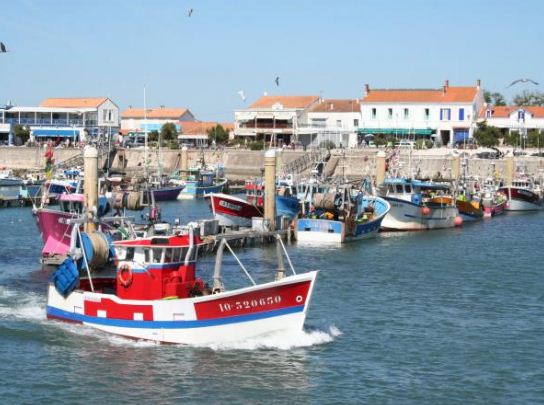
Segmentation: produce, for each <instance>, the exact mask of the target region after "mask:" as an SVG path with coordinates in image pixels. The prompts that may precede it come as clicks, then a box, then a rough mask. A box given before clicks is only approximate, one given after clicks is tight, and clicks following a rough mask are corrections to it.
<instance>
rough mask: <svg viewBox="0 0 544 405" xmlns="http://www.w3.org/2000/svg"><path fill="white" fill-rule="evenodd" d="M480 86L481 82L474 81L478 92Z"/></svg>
mask: <svg viewBox="0 0 544 405" xmlns="http://www.w3.org/2000/svg"><path fill="white" fill-rule="evenodd" d="M481 84H482V82H481V80H480V79H478V80H476V87H477V88H478V90H480V85H481Z"/></svg>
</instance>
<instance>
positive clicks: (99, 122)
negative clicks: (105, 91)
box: [1, 97, 119, 141]
mask: <svg viewBox="0 0 544 405" xmlns="http://www.w3.org/2000/svg"><path fill="white" fill-rule="evenodd" d="M1 121H2V123H4V124H10V125H11V126H14V125H23V126H25V127H28V128H29V129H30V134H31V135H30V136H31V139H33V140H46V139H53V140H56V141H61V140H65V139H66V138H68V139H70V140H74V141H77V140H85V139H86V138H87V137H88V136H91V137H93V136H98V135H100V134H116V133H117V132H118V130H119V107H118V106H117V105H116V104H115V103H114V102H113V101H112V100H110V99H109V98H108V97H62V98H47V99H45V100H43V101H42V102H41V103H40V105H39V106H6V108H5V109H4V112H3V114H2V117H1Z"/></svg>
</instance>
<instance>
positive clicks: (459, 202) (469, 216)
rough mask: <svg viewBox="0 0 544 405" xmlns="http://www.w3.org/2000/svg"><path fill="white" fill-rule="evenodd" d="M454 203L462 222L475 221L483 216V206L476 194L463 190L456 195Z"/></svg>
mask: <svg viewBox="0 0 544 405" xmlns="http://www.w3.org/2000/svg"><path fill="white" fill-rule="evenodd" d="M455 205H456V206H457V210H458V211H459V215H460V216H461V218H463V221H464V222H475V221H479V220H481V219H483V217H484V206H483V204H482V200H481V199H480V198H479V197H478V195H477V194H472V193H468V192H467V190H464V191H462V192H461V193H459V195H458V196H457V198H456V200H455Z"/></svg>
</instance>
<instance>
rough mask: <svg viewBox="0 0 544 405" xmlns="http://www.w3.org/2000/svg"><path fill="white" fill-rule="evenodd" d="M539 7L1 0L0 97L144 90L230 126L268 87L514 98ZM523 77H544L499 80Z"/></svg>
mask: <svg viewBox="0 0 544 405" xmlns="http://www.w3.org/2000/svg"><path fill="white" fill-rule="evenodd" d="M190 9H193V13H192V15H191V17H189V16H188V11H189V10H190ZM543 15H544V1H541V0H534V1H530V0H525V1H524V0H517V1H512V0H510V1H504V0H493V1H491V0H490V1H488V0H482V1H478V0H472V1H470V0H467V1H465V0H456V1H451V0H450V1H431V0H413V1H410V0H396V1H395V0H389V1H387V0H381V1H379V0H376V1H370V0H359V1H342V0H338V1H332V0H323V1H322V0H313V1H307V0H276V1H267V0H252V1H251V0H216V1H208V0H177V1H176V0H155V1H150V0H92V1H90V0H17V1H12V0H0V41H1V42H4V43H5V44H6V46H7V48H8V50H9V52H8V53H5V54H0V105H3V104H4V103H6V102H7V101H8V100H11V102H12V104H14V105H27V106H32V105H38V104H39V103H40V101H41V100H43V99H44V98H47V97H81V96H107V97H110V98H111V99H112V100H113V101H114V102H116V103H117V105H119V107H120V108H121V109H125V108H127V107H128V106H129V105H132V106H134V107H137V106H138V107H141V106H143V100H144V96H143V93H144V90H143V89H144V87H145V88H146V100H147V106H148V107H154V106H159V105H165V106H169V107H187V108H189V109H190V110H191V111H192V112H193V113H194V115H195V116H196V118H197V119H199V120H203V121H205V120H212V121H233V119H234V110H235V109H240V108H244V107H247V106H249V104H251V102H253V101H255V100H256V99H257V98H259V97H260V96H262V95H263V94H264V93H265V92H267V93H268V94H271V95H276V94H277V95H321V96H322V97H324V98H353V99H354V98H360V97H361V96H362V93H363V87H364V84H365V83H368V84H369V85H370V87H371V88H438V87H440V86H442V85H443V83H444V80H445V79H448V80H449V82H450V85H460V86H463V85H465V86H470V85H473V84H475V82H476V80H477V79H481V80H482V86H483V87H484V88H485V89H488V90H492V91H499V92H502V93H503V94H504V95H506V96H507V98H510V97H511V96H512V95H514V94H516V93H519V92H521V91H522V90H525V89H527V90H541V88H542V85H544V74H543V73H544V71H543V66H544V63H543V62H544V60H543V59H544V52H543V51H544V49H543V48H544V41H543V38H544V24H542V16H543ZM277 76H279V77H280V85H279V86H276V84H275V83H274V80H275V78H276V77H277ZM525 77H526V78H531V79H534V80H536V81H537V82H540V83H542V85H541V86H534V85H530V84H521V85H516V86H513V87H512V88H507V86H508V84H510V83H511V82H512V81H513V80H515V79H518V78H525ZM240 90H242V91H243V92H244V93H245V95H246V97H247V100H246V101H245V102H244V101H243V100H242V99H241V97H240V96H239V94H238V92H239V91H240Z"/></svg>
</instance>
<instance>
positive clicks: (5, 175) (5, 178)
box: [0, 170, 24, 187]
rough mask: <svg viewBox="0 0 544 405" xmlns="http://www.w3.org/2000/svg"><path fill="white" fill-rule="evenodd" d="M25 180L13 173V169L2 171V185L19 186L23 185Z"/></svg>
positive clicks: (0, 178) (0, 177) (0, 173)
mask: <svg viewBox="0 0 544 405" xmlns="http://www.w3.org/2000/svg"><path fill="white" fill-rule="evenodd" d="M23 183H24V180H23V179H21V178H19V177H16V176H14V175H13V171H11V170H1V171H0V187H17V186H21V185H23Z"/></svg>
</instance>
